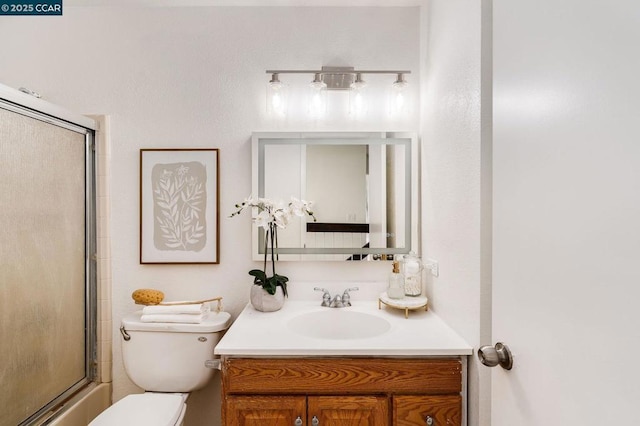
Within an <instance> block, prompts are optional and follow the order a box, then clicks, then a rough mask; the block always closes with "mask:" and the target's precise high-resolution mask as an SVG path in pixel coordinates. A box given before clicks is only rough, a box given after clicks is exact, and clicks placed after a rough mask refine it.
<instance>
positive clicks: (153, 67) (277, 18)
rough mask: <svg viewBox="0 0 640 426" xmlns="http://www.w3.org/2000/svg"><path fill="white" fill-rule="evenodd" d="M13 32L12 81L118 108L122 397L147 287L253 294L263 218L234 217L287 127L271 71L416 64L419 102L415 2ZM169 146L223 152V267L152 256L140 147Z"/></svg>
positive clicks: (170, 11) (378, 267) (19, 21)
mask: <svg viewBox="0 0 640 426" xmlns="http://www.w3.org/2000/svg"><path fill="white" fill-rule="evenodd" d="M0 39H1V40H5V41H8V40H12V42H11V43H8V42H5V43H3V53H2V55H0V81H2V83H4V84H6V85H8V86H12V87H20V86H27V87H29V88H31V89H32V90H35V91H37V92H40V93H41V94H42V95H43V96H44V98H45V99H47V100H49V101H51V102H53V103H56V104H60V105H62V106H64V107H66V108H68V109H70V110H72V111H75V112H78V113H87V114H88V113H101V114H109V115H110V117H111V142H112V146H111V166H112V180H111V181H110V191H111V194H112V205H111V209H112V211H111V227H112V254H113V259H112V268H113V270H112V280H113V294H112V297H113V312H112V315H113V324H114V354H113V356H114V366H113V368H114V371H113V388H114V400H117V399H120V398H122V397H123V396H124V395H126V394H128V393H132V392H139V391H140V390H139V389H138V388H137V387H135V386H134V385H133V384H132V383H131V382H130V381H129V380H128V378H127V377H126V374H125V373H124V370H123V366H122V362H121V358H120V344H119V342H120V341H119V336H118V334H117V332H116V330H115V329H117V325H118V324H119V321H120V318H121V317H122V316H123V315H124V314H126V313H129V312H131V311H133V310H135V309H136V306H135V305H134V304H133V302H132V300H131V297H130V295H131V293H132V291H133V290H135V289H137V288H142V287H153V288H157V289H160V290H162V291H164V292H165V294H166V297H167V299H192V298H193V299H197V298H202V297H207V296H217V295H221V296H223V297H224V302H225V303H224V305H225V309H226V310H228V311H229V312H231V313H232V314H233V315H234V316H235V315H237V314H238V313H239V312H240V310H241V309H242V308H243V306H244V305H245V304H246V303H247V301H248V293H249V287H250V285H251V279H250V277H249V276H248V275H247V271H249V270H250V269H253V268H255V267H257V266H259V264H258V263H254V262H252V261H251V248H250V246H251V237H250V232H251V229H250V219H249V217H248V216H241V217H239V218H233V219H229V218H228V217H227V216H228V214H230V213H231V212H232V211H233V205H234V204H235V203H237V202H238V201H242V200H243V199H244V197H246V196H247V195H249V193H250V192H251V169H250V167H251V160H250V153H251V147H250V137H251V132H252V131H260V130H277V129H276V128H275V127H276V126H275V125H274V124H272V123H271V122H270V121H269V119H268V117H266V115H265V99H264V95H265V84H266V81H267V77H268V76H267V75H266V74H265V70H266V69H269V68H290V69H315V68H318V67H320V66H322V65H351V66H356V67H358V68H361V69H398V68H400V69H410V70H413V71H414V73H415V74H412V76H409V77H408V81H409V82H410V84H411V86H410V87H411V90H412V92H411V94H412V96H413V98H414V101H416V102H414V105H417V93H418V89H419V81H418V71H419V13H418V9H417V8H411V7H410V8H312V7H305V8H291V7H287V8H279V7H275V8H258V7H251V8H224V7H218V8H206V7H204V8H129V9H126V10H124V9H121V8H108V7H105V8H73V7H66V8H65V10H64V15H63V16H62V17H0ZM399 47H400V48H399ZM294 80H295V79H294ZM371 80H372V81H371V82H372V83H373V82H374V81H381V82H384V83H386V81H385V80H384V79H382V78H376V79H373V78H372V79H371ZM292 81H293V80H292ZM390 82H391V81H389V83H390ZM302 83H303V84H304V83H305V82H304V81H303V82H302ZM330 106H331V105H330ZM302 113H303V111H294V113H293V116H292V118H291V120H290V121H289V123H288V124H287V125H286V127H285V128H287V129H290V128H293V127H295V128H294V130H326V129H331V130H361V129H366V130H387V131H393V130H400V131H402V130H406V131H417V129H418V125H417V122H418V119H417V117H418V111H417V108H414V110H413V113H412V115H411V116H410V117H408V119H406V120H404V121H402V122H400V121H390V119H387V118H386V117H385V116H380V117H376V118H375V120H373V119H371V120H367V121H364V122H357V123H356V122H350V121H348V120H346V119H344V118H343V117H342V116H341V115H337V114H336V115H333V116H332V117H330V119H329V120H328V121H327V122H325V123H310V122H308V121H307V120H306V119H305V118H304V116H303V115H302ZM278 126H279V129H280V130H281V129H282V127H283V125H278ZM164 147H171V148H180V147H184V148H190V147H195V148H197V147H213V148H220V161H221V162H220V173H221V175H220V176H221V177H220V180H221V186H220V197H221V198H220V200H221V202H220V208H221V228H220V238H221V252H220V262H221V263H220V264H219V265H207V266H186V265H184V266H169V265H167V266H163V265H160V266H158V265H140V264H139V261H138V245H139V240H138V239H139V232H138V229H139V228H138V226H139V223H138V217H139V211H138V206H139V190H138V185H139V183H138V179H139V177H138V173H139V171H138V163H139V149H140V148H164ZM278 272H279V273H282V274H285V275H287V276H289V278H290V279H291V280H292V282H293V284H292V285H295V282H296V281H305V280H313V279H317V277H320V276H321V277H323V278H324V279H326V280H330V281H338V280H358V281H365V280H384V279H386V276H387V274H388V265H387V264H384V263H380V264H366V265H363V264H357V263H349V264H346V263H339V264H338V263H335V264H331V267H330V268H327V264H321V263H308V262H305V263H287V264H282V265H281V266H280V269H279V271H278ZM218 399H219V386H218V384H217V382H214V383H213V384H212V385H211V386H208V387H207V388H206V389H205V390H203V391H200V392H196V393H194V394H193V395H192V396H191V397H190V401H189V406H190V410H189V414H188V416H189V417H188V421H189V424H190V425H191V426H193V425H199V424H202V425H204V424H211V423H214V424H216V423H217V422H218V420H217V419H218V416H219V401H218ZM214 401H217V402H214Z"/></svg>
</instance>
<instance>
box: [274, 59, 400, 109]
mask: <svg viewBox="0 0 640 426" xmlns="http://www.w3.org/2000/svg"><path fill="white" fill-rule="evenodd" d="M266 72H267V74H271V80H269V85H268V86H267V109H268V110H269V111H270V112H272V113H273V114H275V115H276V116H284V115H285V114H286V99H287V98H286V85H285V84H284V83H282V82H281V81H280V79H279V76H280V75H281V74H313V75H314V78H313V81H312V82H311V85H310V89H309V91H310V95H309V101H308V102H309V104H308V109H309V114H310V115H311V116H312V117H314V118H321V117H322V116H323V115H324V113H325V111H326V105H327V100H326V96H327V92H328V91H332V90H349V91H350V93H349V95H350V96H349V112H350V114H352V115H353V116H354V117H357V116H362V115H364V114H365V113H366V110H367V106H368V104H369V103H370V100H367V99H366V92H365V90H366V87H367V84H366V83H365V80H364V78H363V75H364V74H395V75H396V80H395V81H394V82H393V85H392V87H391V93H392V94H391V95H390V97H389V105H388V110H389V111H390V112H393V113H394V114H397V113H406V105H407V102H406V87H407V85H408V83H407V81H406V80H405V75H406V74H411V71H408V70H356V69H354V68H353V67H327V66H323V67H322V69H320V70H267V71H266Z"/></svg>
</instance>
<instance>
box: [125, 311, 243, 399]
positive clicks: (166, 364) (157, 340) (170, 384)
mask: <svg viewBox="0 0 640 426" xmlns="http://www.w3.org/2000/svg"><path fill="white" fill-rule="evenodd" d="M140 316H141V312H136V313H133V314H130V315H127V316H125V317H124V318H123V319H122V327H121V332H122V338H123V339H122V358H123V362H124V367H125V371H126V372H127V375H128V376H129V378H130V379H131V380H132V381H133V382H134V383H135V384H136V385H138V386H139V387H141V388H142V389H144V390H145V391H151V392H191V391H193V390H196V389H200V388H202V387H204V385H206V384H207V382H208V381H209V380H210V379H211V377H212V376H213V373H214V370H213V369H211V368H207V367H205V361H207V360H211V359H213V350H214V348H215V346H216V344H217V343H218V341H219V340H220V338H221V337H222V334H223V333H224V331H225V330H226V329H227V328H228V327H229V325H230V323H231V316H230V315H229V313H227V312H218V313H214V312H212V313H210V314H209V315H208V316H207V317H206V318H205V319H204V320H203V322H202V323H200V324H182V323H153V322H142V321H141V320H140ZM127 336H128V337H127Z"/></svg>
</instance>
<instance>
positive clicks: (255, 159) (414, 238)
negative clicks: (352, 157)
mask: <svg viewBox="0 0 640 426" xmlns="http://www.w3.org/2000/svg"><path fill="white" fill-rule="evenodd" d="M283 140H285V141H283ZM288 140H291V143H292V144H294V143H296V142H295V141H303V142H305V143H308V144H334V145H338V144H345V143H346V144H350V145H365V144H366V145H368V144H371V143H373V144H385V143H388V142H393V143H394V144H404V145H405V147H406V150H405V155H406V158H405V161H406V164H408V165H409V167H410V170H409V173H407V174H406V175H405V185H406V188H405V193H406V194H407V195H409V196H410V203H409V206H408V207H409V208H407V209H406V211H405V223H408V224H409V226H405V241H407V242H408V244H406V247H398V248H388V247H387V248H375V247H374V248H361V247H354V248H305V247H299V248H298V247H296V248H291V247H288V248H278V254H279V255H280V260H301V261H315V260H319V261H322V260H323V259H305V258H304V256H305V255H332V254H363V255H369V254H373V255H381V256H380V259H376V260H386V259H389V260H391V259H392V258H393V255H402V254H408V253H409V252H411V251H413V252H415V253H417V254H419V243H420V241H419V210H418V206H419V186H420V178H419V168H418V162H419V158H420V157H419V152H418V138H417V135H416V134H415V133H412V132H254V133H253V134H252V137H251V141H252V152H251V154H252V155H251V159H252V161H251V171H252V194H253V195H255V196H258V197H264V147H265V146H266V145H269V144H277V143H279V144H282V143H283V142H284V143H288ZM261 179H262V182H263V183H262V185H261V184H260V182H261ZM309 201H313V200H309ZM252 213H253V212H252ZM251 237H252V238H251V240H252V254H253V260H264V252H262V253H260V247H261V246H262V245H261V244H260V243H259V241H260V229H259V228H258V227H257V226H252V234H251ZM292 255H298V256H292ZM296 257H297V258H296ZM369 257H371V256H368V258H369Z"/></svg>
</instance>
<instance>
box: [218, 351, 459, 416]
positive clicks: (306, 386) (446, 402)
mask: <svg viewBox="0 0 640 426" xmlns="http://www.w3.org/2000/svg"><path fill="white" fill-rule="evenodd" d="M462 362H463V360H462V359H460V358H448V359H442V358H437V359H428V358H275V359H266V358H226V359H225V360H224V362H223V364H222V393H223V395H222V397H223V398H222V419H223V425H225V426H251V425H258V424H259V425H261V426H289V425H292V426H296V425H297V426H418V425H420V426H424V425H427V424H429V419H431V420H430V421H431V423H430V424H431V425H434V426H444V425H447V426H462V425H463V424H464V423H463V422H462V389H463V387H462V380H463V379H462V376H463V375H462ZM316 421H317V422H316Z"/></svg>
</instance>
